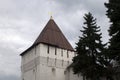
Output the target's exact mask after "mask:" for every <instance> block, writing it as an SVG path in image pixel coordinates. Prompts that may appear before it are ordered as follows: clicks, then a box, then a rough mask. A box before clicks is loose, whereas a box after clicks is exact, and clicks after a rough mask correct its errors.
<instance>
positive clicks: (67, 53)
mask: <svg viewBox="0 0 120 80" xmlns="http://www.w3.org/2000/svg"><path fill="white" fill-rule="evenodd" d="M67 58H69V54H68V50H67Z"/></svg>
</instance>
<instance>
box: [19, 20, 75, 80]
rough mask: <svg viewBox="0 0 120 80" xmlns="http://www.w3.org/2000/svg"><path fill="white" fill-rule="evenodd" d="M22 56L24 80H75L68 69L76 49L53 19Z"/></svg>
mask: <svg viewBox="0 0 120 80" xmlns="http://www.w3.org/2000/svg"><path fill="white" fill-rule="evenodd" d="M20 55H21V57H22V61H21V72H22V80H73V76H72V73H69V71H67V67H68V66H69V65H70V63H71V62H72V58H73V57H74V55H75V53H74V49H73V48H72V46H71V45H70V44H69V42H68V41H67V39H66V38H65V36H64V35H63V33H62V32H61V30H60V29H59V27H58V26H57V24H56V23H55V22H54V20H53V19H52V18H51V19H50V20H49V21H48V23H47V25H46V26H45V28H44V29H43V30H42V32H41V34H40V35H39V36H38V38H37V39H36V41H35V42H34V43H33V45H32V46H31V47H30V48H28V49H27V50H25V51H24V52H23V53H22V54H20Z"/></svg>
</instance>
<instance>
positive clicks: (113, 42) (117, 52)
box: [105, 0, 120, 63]
mask: <svg viewBox="0 0 120 80" xmlns="http://www.w3.org/2000/svg"><path fill="white" fill-rule="evenodd" d="M105 6H106V7H107V9H108V10H107V14H106V15H107V16H108V18H109V19H110V22H111V25H110V29H109V35H110V36H111V39H110V42H109V43H110V46H109V58H110V59H111V60H115V61H117V62H119V63H120V0H109V2H108V3H105Z"/></svg>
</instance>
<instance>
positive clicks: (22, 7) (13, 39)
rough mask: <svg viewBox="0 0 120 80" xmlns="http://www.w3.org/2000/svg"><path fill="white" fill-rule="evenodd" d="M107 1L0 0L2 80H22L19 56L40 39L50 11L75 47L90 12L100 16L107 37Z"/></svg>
mask: <svg viewBox="0 0 120 80" xmlns="http://www.w3.org/2000/svg"><path fill="white" fill-rule="evenodd" d="M105 1H106V0H75V1H74V0H69V1H68V0H47V1H46V0H34V1H33V0H1V1H0V44H1V45H0V61H1V62H0V72H1V71H3V72H5V73H1V74H0V80H19V79H20V78H19V77H20V56H19V54H20V53H21V52H22V51H23V50H25V49H26V48H28V47H29V46H30V45H31V44H32V43H33V42H34V40H35V39H36V38H37V36H38V35H39V33H40V32H41V30H42V29H43V27H44V26H45V25H46V23H47V21H48V20H49V17H50V15H49V12H53V18H54V20H55V21H56V23H57V24H58V26H59V27H60V28H61V30H62V32H63V33H64V34H65V36H66V37H67V39H68V40H69V42H70V43H71V44H72V45H73V46H74V47H75V42H77V41H78V36H80V35H81V33H80V31H79V30H80V29H82V25H83V21H84V20H83V15H84V14H85V13H87V12H88V11H90V12H92V13H93V14H94V16H95V17H96V18H97V22H98V25H99V26H101V29H102V32H103V37H104V38H103V41H104V42H107V40H108V38H109V37H108V34H107V30H108V24H106V23H108V20H107V18H106V17H105V7H104V2H105Z"/></svg>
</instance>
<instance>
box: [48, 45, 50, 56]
mask: <svg viewBox="0 0 120 80" xmlns="http://www.w3.org/2000/svg"><path fill="white" fill-rule="evenodd" d="M49 52H50V48H49V45H48V48H47V53H48V54H49Z"/></svg>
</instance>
